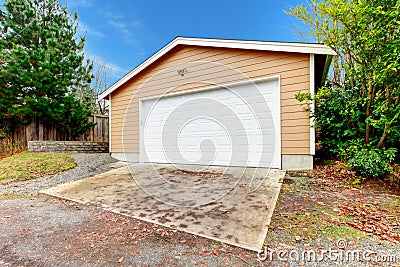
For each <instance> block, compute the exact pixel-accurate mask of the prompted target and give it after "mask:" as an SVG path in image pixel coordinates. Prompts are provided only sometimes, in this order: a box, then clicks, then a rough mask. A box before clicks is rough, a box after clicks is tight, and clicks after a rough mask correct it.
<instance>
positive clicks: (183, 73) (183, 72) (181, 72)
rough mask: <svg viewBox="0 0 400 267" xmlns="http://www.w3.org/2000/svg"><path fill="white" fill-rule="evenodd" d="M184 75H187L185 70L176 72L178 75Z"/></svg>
mask: <svg viewBox="0 0 400 267" xmlns="http://www.w3.org/2000/svg"><path fill="white" fill-rule="evenodd" d="M185 73H187V71H186V69H179V70H178V75H181V76H184V75H185Z"/></svg>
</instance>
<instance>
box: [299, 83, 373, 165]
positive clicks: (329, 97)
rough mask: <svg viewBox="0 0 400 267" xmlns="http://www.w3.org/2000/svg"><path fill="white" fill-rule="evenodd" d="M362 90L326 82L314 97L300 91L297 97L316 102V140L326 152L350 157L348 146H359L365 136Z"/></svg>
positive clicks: (312, 114)
mask: <svg viewBox="0 0 400 267" xmlns="http://www.w3.org/2000/svg"><path fill="white" fill-rule="evenodd" d="M359 91H360V89H358V88H346V87H341V86H333V85H327V86H325V87H322V88H320V89H319V90H318V92H317V94H316V95H315V96H313V97H311V96H310V95H309V94H307V93H306V94H297V95H296V99H297V100H298V101H300V102H303V103H306V104H308V103H310V101H315V112H312V113H311V117H313V118H314V120H315V126H316V128H317V131H316V134H317V140H318V141H319V143H320V145H321V147H322V151H321V152H323V154H325V155H327V156H340V157H342V158H347V155H346V153H347V151H346V150H348V148H349V147H352V148H355V147H360V146H361V145H362V143H363V139H364V136H365V118H364V117H365V112H363V110H364V107H365V104H366V103H365V100H363V99H361V98H358V97H357V95H358V94H359Z"/></svg>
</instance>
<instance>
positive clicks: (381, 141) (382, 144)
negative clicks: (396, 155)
mask: <svg viewBox="0 0 400 267" xmlns="http://www.w3.org/2000/svg"><path fill="white" fill-rule="evenodd" d="M385 92H386V112H385V117H386V119H387V117H388V115H389V109H390V102H391V100H392V98H391V95H390V89H389V86H386V88H385ZM389 126H390V123H388V122H386V123H385V127H384V128H383V133H382V136H381V138H380V139H379V143H378V145H377V146H376V148H383V147H385V143H386V139H387V137H388V131H389Z"/></svg>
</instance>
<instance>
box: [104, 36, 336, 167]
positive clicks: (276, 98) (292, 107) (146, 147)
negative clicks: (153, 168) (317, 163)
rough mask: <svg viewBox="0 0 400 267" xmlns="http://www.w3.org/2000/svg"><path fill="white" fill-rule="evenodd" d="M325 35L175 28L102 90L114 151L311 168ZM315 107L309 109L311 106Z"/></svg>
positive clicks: (165, 159)
mask: <svg viewBox="0 0 400 267" xmlns="http://www.w3.org/2000/svg"><path fill="white" fill-rule="evenodd" d="M333 55H335V52H334V51H333V50H332V49H331V48H329V47H328V46H325V45H323V44H310V43H283V42H264V41H244V40H227V39H204V38H183V37H177V38H175V39H174V40H173V41H171V42H170V43H168V44H167V45H166V46H164V47H163V48H162V49H161V50H159V51H158V52H157V53H155V54H154V55H153V56H151V57H150V58H148V59H147V60H146V61H144V62H143V63H141V64H140V65H139V66H137V67H136V68H135V69H133V70H132V71H130V72H129V73H128V74H126V75H125V76H124V77H122V78H121V79H120V80H119V81H117V82H116V83H115V84H113V85H112V86H111V87H109V88H108V89H107V90H106V91H105V92H103V93H102V94H101V95H100V98H105V99H108V100H109V101H110V109H109V111H110V153H111V155H112V156H113V157H115V158H117V159H120V160H127V161H132V162H154V163H174V164H197V165H199V166H200V165H222V166H224V165H226V166H249V167H272V168H278V169H286V170H301V169H312V167H313V155H314V154H315V129H314V127H313V120H312V119H310V113H309V110H308V109H307V108H306V107H304V106H302V105H301V104H300V103H299V102H298V101H297V100H296V99H295V94H296V93H299V92H310V93H311V94H313V93H314V92H315V90H316V88H317V87H319V86H320V85H321V84H322V83H323V81H324V80H325V78H326V74H327V72H328V70H329V64H330V61H331V58H332V56H333ZM311 108H313V107H312V106H311Z"/></svg>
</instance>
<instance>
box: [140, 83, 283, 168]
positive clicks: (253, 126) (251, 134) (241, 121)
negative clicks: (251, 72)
mask: <svg viewBox="0 0 400 267" xmlns="http://www.w3.org/2000/svg"><path fill="white" fill-rule="evenodd" d="M140 128H141V130H140V131H141V141H140V142H141V146H140V157H141V161H142V162H155V163H176V164H200V165H222V166H250V167H272V168H280V167H281V162H280V161H281V143H280V98H279V79H278V78H275V79H268V80H258V81H252V82H245V83H238V84H234V85H229V86H224V87H219V88H209V89H205V90H197V91H191V92H186V93H182V94H173V95H168V96H163V97H157V98H150V99H142V100H141V101H140Z"/></svg>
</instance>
